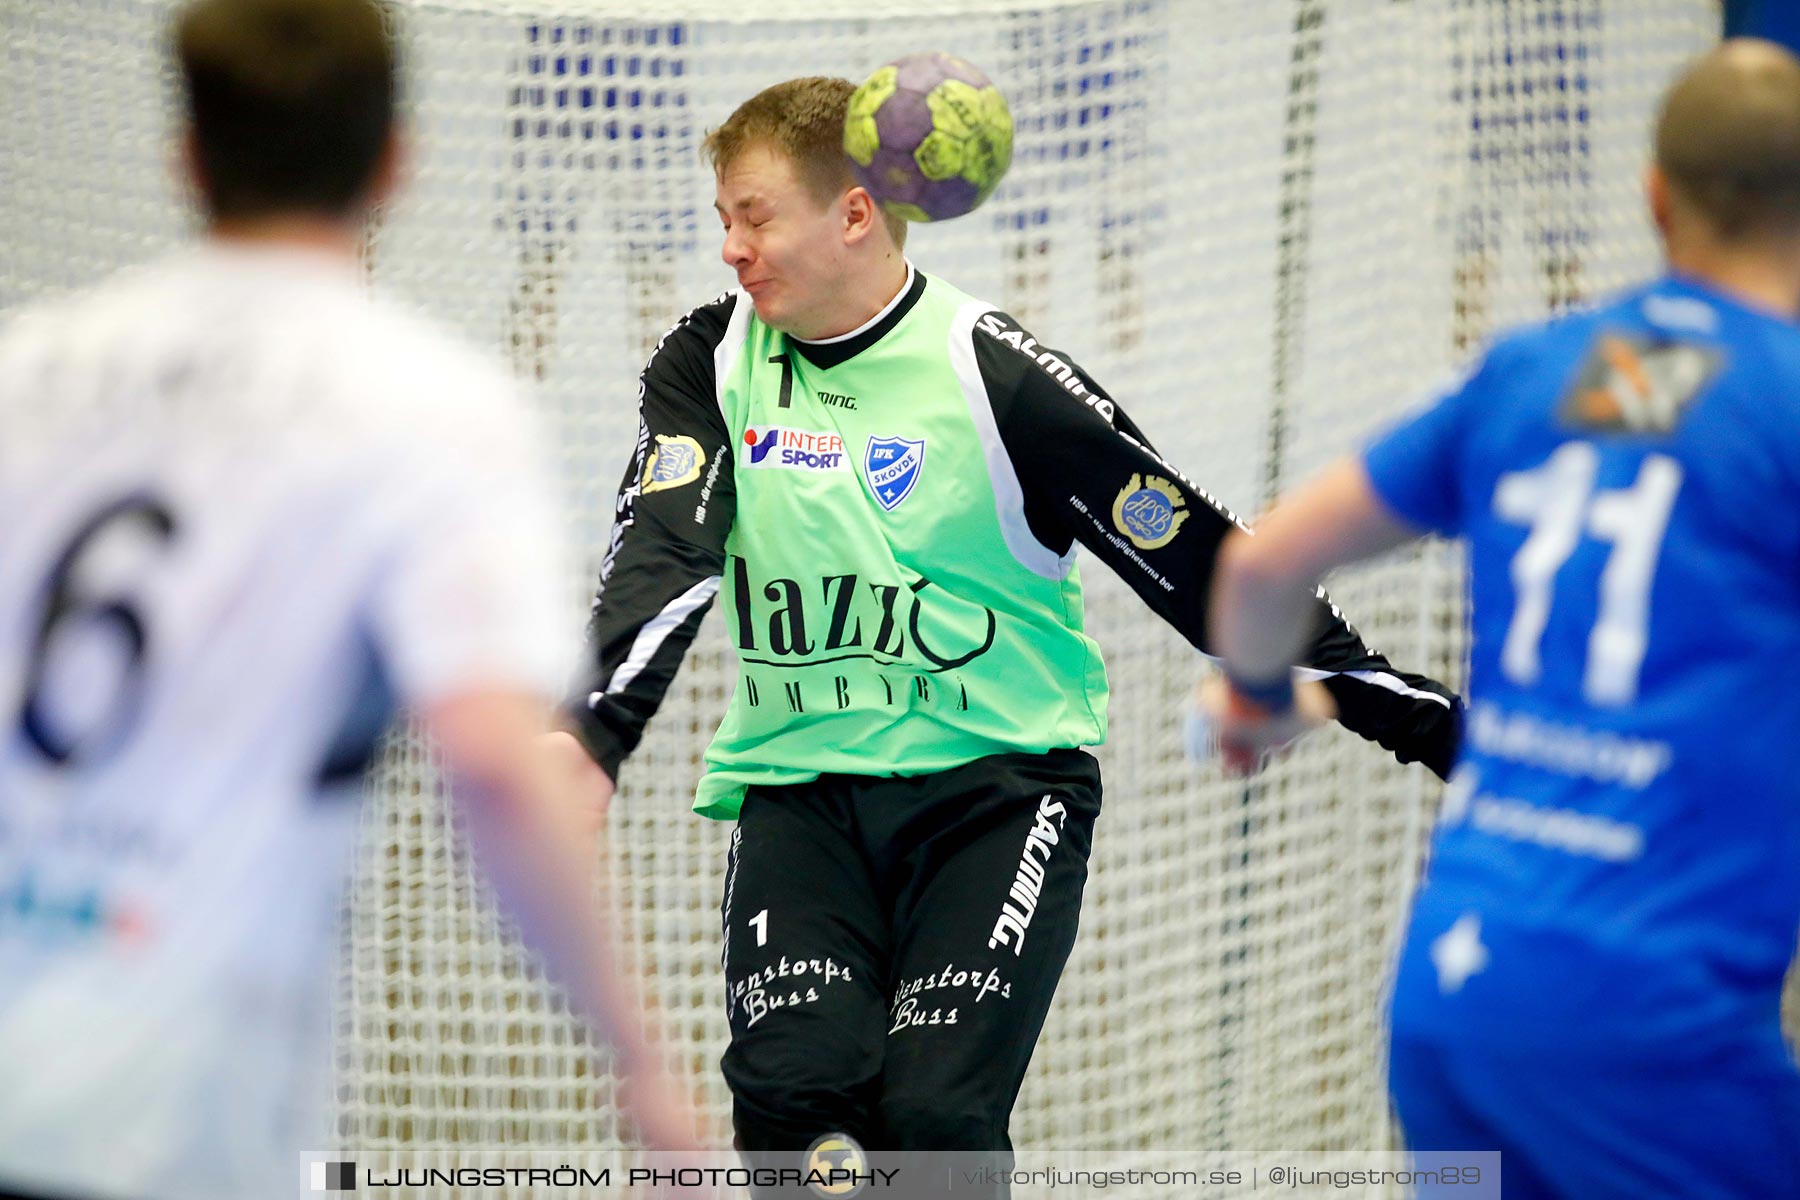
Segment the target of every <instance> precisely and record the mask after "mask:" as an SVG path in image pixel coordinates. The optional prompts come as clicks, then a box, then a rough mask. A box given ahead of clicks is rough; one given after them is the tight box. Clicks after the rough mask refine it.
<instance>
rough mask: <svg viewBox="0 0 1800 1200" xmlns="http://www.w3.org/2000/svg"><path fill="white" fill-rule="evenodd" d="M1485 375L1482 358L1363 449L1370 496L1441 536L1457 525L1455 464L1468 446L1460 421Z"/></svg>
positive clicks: (1452, 531) (1452, 532)
mask: <svg viewBox="0 0 1800 1200" xmlns="http://www.w3.org/2000/svg"><path fill="white" fill-rule="evenodd" d="M1486 374H1487V366H1486V364H1485V362H1484V363H1483V365H1482V366H1481V367H1480V368H1479V369H1478V370H1476V371H1475V372H1474V373H1473V374H1472V375H1468V376H1465V377H1463V378H1461V379H1459V380H1458V381H1457V382H1456V383H1455V384H1453V385H1452V386H1451V387H1450V389H1449V390H1448V391H1445V392H1442V393H1439V395H1438V397H1437V399H1435V400H1433V401H1431V402H1429V403H1428V404H1427V405H1426V406H1425V407H1424V408H1423V409H1421V410H1419V411H1418V412H1415V413H1413V414H1412V415H1411V416H1408V417H1406V418H1405V419H1404V420H1402V421H1401V422H1400V423H1399V424H1398V425H1396V426H1394V427H1393V428H1392V429H1390V430H1388V431H1387V432H1386V433H1384V434H1382V435H1381V436H1380V437H1378V438H1376V439H1375V440H1374V441H1373V442H1371V443H1370V444H1369V447H1368V449H1367V450H1366V451H1364V453H1363V466H1364V468H1365V469H1366V470H1367V471H1368V473H1369V482H1370V483H1371V484H1373V485H1374V488H1375V494H1376V495H1377V496H1379V497H1381V502H1382V503H1383V504H1385V505H1386V506H1387V507H1388V508H1389V509H1390V510H1392V512H1393V513H1394V515H1396V516H1398V517H1400V518H1401V519H1402V520H1404V521H1406V522H1408V523H1409V524H1412V525H1417V526H1418V527H1419V528H1421V529H1429V530H1432V531H1434V532H1436V533H1441V534H1444V535H1446V536H1454V535H1455V534H1456V533H1457V532H1458V531H1459V530H1460V529H1461V528H1462V515H1463V514H1462V489H1461V487H1460V482H1459V481H1460V478H1461V475H1462V472H1461V469H1460V466H1459V463H1460V455H1461V452H1462V451H1463V450H1464V449H1465V448H1466V446H1467V445H1468V442H1467V440H1466V439H1467V434H1466V433H1465V431H1464V430H1463V425H1464V423H1465V419H1466V418H1465V414H1467V413H1468V412H1469V411H1470V409H1471V400H1470V397H1471V396H1472V394H1473V393H1474V392H1475V391H1476V390H1477V389H1478V388H1479V387H1480V385H1481V382H1482V379H1483V378H1484V377H1485V376H1486Z"/></svg>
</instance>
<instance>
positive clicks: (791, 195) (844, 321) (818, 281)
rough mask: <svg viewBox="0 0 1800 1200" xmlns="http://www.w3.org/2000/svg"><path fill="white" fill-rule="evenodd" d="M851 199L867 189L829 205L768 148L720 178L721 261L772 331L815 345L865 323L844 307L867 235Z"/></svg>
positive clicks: (757, 149)
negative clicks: (857, 254) (856, 247)
mask: <svg viewBox="0 0 1800 1200" xmlns="http://www.w3.org/2000/svg"><path fill="white" fill-rule="evenodd" d="M851 193H857V194H861V190H860V189H855V188H853V189H851V190H850V192H847V193H845V194H842V195H839V196H837V197H836V198H835V199H833V200H831V201H829V202H826V203H823V204H821V203H820V201H819V198H818V196H817V195H816V194H815V193H814V192H813V190H812V189H810V188H809V187H808V186H807V184H806V182H805V180H804V179H803V178H802V177H801V175H800V172H799V170H798V169H797V168H796V167H795V165H794V163H793V162H792V160H790V159H789V158H788V157H787V156H786V155H784V154H782V153H780V152H778V151H776V150H773V149H770V148H767V147H764V146H751V147H749V148H748V149H746V150H745V151H744V152H743V153H741V154H739V155H738V156H737V158H736V159H734V160H733V161H732V162H731V163H729V164H728V165H727V166H726V167H725V169H724V170H722V171H720V172H719V176H718V194H717V197H716V199H715V201H714V207H715V208H716V209H717V210H718V213H719V219H720V221H721V222H722V223H723V225H724V229H725V244H724V246H723V247H722V249H721V256H722V257H723V258H724V260H725V265H726V266H728V267H730V268H731V269H732V270H733V271H735V272H737V278H738V285H739V286H740V287H742V288H743V289H744V290H745V291H746V292H748V293H749V295H750V299H751V301H752V302H754V303H755V305H756V315H757V316H759V317H761V318H762V320H763V321H764V322H765V323H766V324H768V325H770V326H771V327H773V328H775V329H779V330H781V331H782V332H783V333H787V334H792V335H793V336H795V337H799V338H808V339H814V338H825V337H832V336H835V335H836V334H839V333H846V332H848V331H849V330H850V329H853V328H855V327H856V324H857V323H858V322H859V321H860V318H859V317H856V316H855V314H854V313H852V312H847V311H846V306H845V304H844V302H843V295H844V292H845V284H846V282H847V280H848V277H849V274H850V272H851V271H852V270H854V269H855V255H853V254H852V252H851V249H852V246H854V245H855V244H856V243H857V242H859V241H861V240H862V238H863V237H865V236H866V231H863V230H861V229H860V226H859V222H858V221H857V219H856V216H855V214H852V213H851V212H850V211H848V210H850V209H853V208H855V207H856V206H855V205H854V204H853V203H852V195H851ZM863 224H866V222H863ZM839 325H842V326H843V328H841V329H840V328H838V327H837V326H839Z"/></svg>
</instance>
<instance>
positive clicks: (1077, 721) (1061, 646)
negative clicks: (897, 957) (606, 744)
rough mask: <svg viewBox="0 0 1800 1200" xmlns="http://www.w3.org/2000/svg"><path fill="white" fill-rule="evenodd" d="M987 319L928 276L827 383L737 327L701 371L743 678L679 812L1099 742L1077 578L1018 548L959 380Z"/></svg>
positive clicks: (766, 332)
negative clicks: (732, 458) (721, 470)
mask: <svg viewBox="0 0 1800 1200" xmlns="http://www.w3.org/2000/svg"><path fill="white" fill-rule="evenodd" d="M747 307H748V306H747V304H746V305H745V309H746V310H747ZM987 311H990V310H989V307H988V306H986V305H983V304H980V303H978V302H976V301H973V300H970V299H969V298H968V297H967V296H964V295H963V294H961V293H960V292H957V291H956V290H955V289H954V288H951V287H949V286H947V285H946V284H944V283H943V282H942V281H941V280H938V279H935V278H932V279H930V280H929V281H928V283H927V285H926V287H925V290H924V293H923V295H921V296H920V297H919V299H918V301H917V302H916V303H915V304H914V306H913V308H912V309H911V311H909V312H907V313H906V314H905V316H904V317H902V318H901V320H900V322H899V323H898V325H896V326H895V327H894V328H893V329H892V330H890V331H889V332H888V333H887V334H886V336H884V337H883V338H882V339H881V340H880V341H879V342H877V343H876V344H875V345H873V346H871V347H868V348H866V349H864V350H863V351H862V352H861V353H859V354H856V355H855V356H854V357H852V358H851V359H850V360H849V361H847V362H844V363H841V364H839V365H837V366H835V367H831V368H829V369H824V368H820V367H817V366H815V365H813V364H812V363H810V362H808V361H807V360H806V359H805V358H804V357H802V356H801V354H800V353H799V352H798V351H797V350H796V349H794V347H793V346H792V345H791V344H790V343H789V341H788V339H787V337H786V335H784V334H781V333H778V332H776V331H775V330H773V329H770V328H768V327H767V326H765V325H764V324H763V323H762V322H761V321H760V320H758V319H757V318H756V317H755V315H754V312H750V315H749V319H748V321H747V322H746V321H744V319H743V316H744V312H743V310H741V311H740V313H739V316H738V319H737V320H735V321H734V322H733V329H732V331H731V335H730V336H728V338H727V340H726V342H725V343H724V344H723V345H721V347H720V353H719V359H718V361H719V364H720V377H719V391H720V397H719V402H720V408H721V410H722V411H723V413H724V416H725V421H726V424H727V425H728V426H729V428H730V430H731V433H732V436H733V438H734V440H735V444H736V462H735V472H736V474H735V479H736V484H737V515H736V519H735V521H734V523H733V527H732V531H731V534H730V536H729V537H728V538H727V540H726V554H727V557H726V563H725V577H724V582H723V587H722V589H721V590H722V592H723V596H722V615H723V616H724V619H725V621H726V622H727V626H728V629H729V632H730V636H731V639H732V642H733V643H734V644H735V646H736V647H737V653H738V658H739V660H740V673H739V676H738V679H737V685H736V689H735V691H734V692H733V695H732V698H731V704H730V707H729V708H728V710H727V712H726V715H725V719H724V721H723V722H722V723H721V724H720V726H719V730H718V733H717V734H716V735H715V737H714V738H713V742H712V745H711V746H710V747H709V748H708V750H707V753H706V765H707V772H706V775H705V777H704V778H703V779H702V780H701V782H700V789H699V795H698V797H697V799H696V801H695V805H694V807H695V809H696V811H698V812H700V813H702V814H704V815H706V816H710V817H721V818H729V817H735V816H736V815H737V812H738V809H739V807H740V805H741V804H742V802H743V795H744V789H745V787H746V786H748V785H751V784H792V783H803V782H806V781H808V780H811V779H814V778H817V777H818V776H819V775H822V774H838V773H843V774H854V775H917V774H923V773H927V772H931V771H941V770H946V769H948V768H950V767H955V766H960V765H962V764H964V763H967V762H972V761H974V760H975V759H977V758H982V757H984V756H987V755H990V754H1000V753H1006V752H1011V751H1030V752H1042V751H1045V750H1050V749H1054V748H1057V747H1062V746H1083V745H1094V744H1097V743H1099V742H1101V741H1102V740H1104V738H1105V736H1106V696H1107V687H1106V675H1105V670H1104V668H1103V667H1102V665H1101V662H1100V651H1099V647H1098V646H1097V645H1095V643H1094V641H1093V639H1091V638H1089V637H1088V636H1087V635H1086V634H1085V633H1084V632H1083V630H1082V599H1081V583H1080V578H1079V575H1078V574H1077V572H1076V570H1075V565H1074V562H1073V559H1072V557H1064V558H1062V559H1058V558H1056V557H1055V556H1054V555H1053V554H1052V553H1051V552H1050V551H1049V550H1047V549H1045V548H1044V547H1042V546H1041V545H1038V544H1037V543H1036V541H1035V540H1033V539H1031V537H1030V534H1029V532H1028V531H1027V530H1026V528H1025V523H1024V516H1023V511H1022V507H1021V504H1022V502H1021V499H1020V496H1019V485H1018V482H1017V479H1016V478H1015V477H1014V476H1013V474H1012V468H1011V465H1010V463H1009V462H1008V461H1007V459H1006V455H1005V452H1004V450H1003V449H1002V448H1001V447H1000V442H999V437H998V435H997V434H996V433H995V431H994V421H993V415H992V414H993V410H992V406H991V403H990V401H989V399H988V396H987V395H986V392H985V390H984V387H983V384H982V381H981V377H980V374H979V372H978V371H977V369H976V366H975V356H974V350H973V343H972V340H971V331H972V327H973V324H974V321H975V319H976V318H977V317H978V316H980V315H981V314H982V313H983V312H987ZM740 329H741V330H742V331H743V332H742V334H741V336H740V334H739V330H740ZM1021 559H1024V560H1025V561H1021ZM1027 562H1029V563H1030V564H1031V565H1029V566H1028V565H1026V563H1027Z"/></svg>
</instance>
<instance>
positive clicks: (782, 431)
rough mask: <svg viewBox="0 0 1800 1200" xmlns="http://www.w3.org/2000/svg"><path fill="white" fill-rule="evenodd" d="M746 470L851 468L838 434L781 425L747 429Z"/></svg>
mask: <svg viewBox="0 0 1800 1200" xmlns="http://www.w3.org/2000/svg"><path fill="white" fill-rule="evenodd" d="M744 445H745V446H746V447H748V449H749V453H747V454H746V455H745V456H744V465H745V466H746V467H786V468H787V469H789V470H791V471H843V470H847V469H848V467H849V461H848V459H847V458H846V456H845V454H844V439H843V438H841V437H839V436H838V435H837V434H835V433H813V432H812V431H810V430H806V429H786V428H783V427H782V426H780V425H752V426H750V427H749V428H748V429H746V430H744Z"/></svg>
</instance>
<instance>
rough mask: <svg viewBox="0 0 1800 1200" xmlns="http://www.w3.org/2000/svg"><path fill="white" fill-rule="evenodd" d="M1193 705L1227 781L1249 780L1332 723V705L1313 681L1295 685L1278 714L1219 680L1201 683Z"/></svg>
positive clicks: (1328, 695)
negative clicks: (1275, 756)
mask: <svg viewBox="0 0 1800 1200" xmlns="http://www.w3.org/2000/svg"><path fill="white" fill-rule="evenodd" d="M1198 700H1199V710H1200V713H1201V715H1202V716H1203V717H1204V719H1205V720H1206V722H1207V723H1208V725H1209V727H1210V729H1209V732H1210V733H1211V734H1212V736H1213V737H1214V738H1216V740H1217V743H1218V754H1219V761H1220V762H1221V763H1222V764H1223V766H1224V768H1225V773H1226V774H1227V775H1237V776H1243V775H1251V774H1254V773H1255V772H1256V770H1257V769H1258V768H1259V767H1261V766H1262V762H1263V759H1264V757H1265V756H1267V755H1268V754H1269V753H1270V752H1272V751H1275V750H1279V749H1281V748H1282V747H1283V746H1286V745H1287V744H1288V743H1289V742H1292V741H1293V740H1294V739H1295V738H1298V737H1299V736H1300V735H1301V734H1303V733H1306V732H1307V731H1308V730H1311V729H1316V728H1318V727H1319V726H1320V725H1323V724H1325V723H1326V722H1327V721H1331V720H1334V719H1335V718H1336V717H1337V704H1336V702H1335V701H1333V700H1332V698H1331V693H1330V692H1328V691H1326V690H1325V685H1324V684H1322V683H1320V682H1319V681H1318V680H1316V679H1304V680H1299V681H1297V682H1296V683H1295V684H1294V705H1293V707H1292V708H1290V709H1288V710H1287V711H1286V712H1281V713H1271V712H1269V710H1267V709H1265V708H1263V707H1262V706H1260V705H1259V704H1257V703H1256V702H1255V701H1253V700H1249V699H1247V698H1245V697H1244V696H1243V695H1241V694H1239V693H1238V691H1237V690H1236V689H1235V688H1233V687H1232V686H1231V683H1230V681H1229V680H1227V679H1226V678H1225V677H1224V676H1223V675H1215V676H1213V677H1211V678H1209V679H1207V680H1205V681H1204V682H1202V683H1201V685H1200V690H1199V693H1198ZM1202 736H1204V735H1202ZM1190 753H1191V750H1190Z"/></svg>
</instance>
